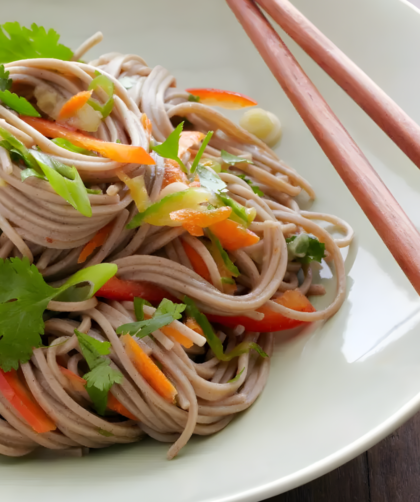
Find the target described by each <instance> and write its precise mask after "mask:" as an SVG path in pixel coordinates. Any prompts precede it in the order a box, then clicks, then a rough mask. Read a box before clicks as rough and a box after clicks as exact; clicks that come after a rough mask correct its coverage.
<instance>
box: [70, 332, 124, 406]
mask: <svg viewBox="0 0 420 502" xmlns="http://www.w3.org/2000/svg"><path fill="white" fill-rule="evenodd" d="M74 332H75V334H76V336H77V339H78V341H79V345H80V350H81V351H82V354H83V357H84V358H85V359H86V362H87V364H88V366H89V369H90V371H89V373H86V375H84V377H83V378H84V379H85V380H86V382H87V383H86V390H87V392H88V394H89V396H90V398H91V399H92V402H93V404H94V406H95V409H96V411H97V412H98V413H99V414H100V415H103V414H104V413H105V410H106V406H107V402H108V392H109V390H110V389H111V387H112V386H113V385H114V383H117V384H120V383H122V381H123V378H124V377H123V375H122V373H121V372H120V371H118V370H114V369H113V368H111V367H110V364H111V360H110V359H109V358H107V357H105V356H106V355H108V354H109V353H110V347H111V344H110V343H109V342H100V341H99V340H96V339H95V338H93V337H91V336H89V335H85V334H84V333H80V331H77V329H75V330H74Z"/></svg>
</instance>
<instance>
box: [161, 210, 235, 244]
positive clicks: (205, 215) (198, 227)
mask: <svg viewBox="0 0 420 502" xmlns="http://www.w3.org/2000/svg"><path fill="white" fill-rule="evenodd" d="M231 212H232V209H231V208H230V207H226V206H223V207H219V208H217V209H210V210H209V211H197V210H194V209H179V210H178V211H173V212H172V213H170V214H169V216H170V218H171V220H172V221H178V222H181V224H182V226H183V227H184V228H185V230H187V232H189V233H190V234H191V235H194V236H196V237H200V236H202V235H204V232H203V228H206V227H209V226H210V225H213V224H214V223H218V222H219V221H223V220H226V218H229V216H230V213H231Z"/></svg>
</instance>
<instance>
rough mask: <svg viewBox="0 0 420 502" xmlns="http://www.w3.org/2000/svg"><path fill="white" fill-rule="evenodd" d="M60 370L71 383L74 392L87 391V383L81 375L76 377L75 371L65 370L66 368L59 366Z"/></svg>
mask: <svg viewBox="0 0 420 502" xmlns="http://www.w3.org/2000/svg"><path fill="white" fill-rule="evenodd" d="M58 369H59V370H60V371H61V373H62V374H63V375H64V376H65V377H66V378H67V379H68V380H69V381H70V383H71V385H72V387H73V389H74V390H76V391H77V392H83V391H85V390H86V389H85V385H86V383H87V382H86V380H85V379H84V378H82V377H81V376H79V375H76V373H73V371H70V370H69V369H68V368H65V367H64V366H60V365H58Z"/></svg>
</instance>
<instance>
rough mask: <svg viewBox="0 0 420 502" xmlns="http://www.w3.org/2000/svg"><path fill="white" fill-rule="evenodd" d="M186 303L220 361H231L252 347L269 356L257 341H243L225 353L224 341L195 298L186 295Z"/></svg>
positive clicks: (188, 312)
mask: <svg viewBox="0 0 420 502" xmlns="http://www.w3.org/2000/svg"><path fill="white" fill-rule="evenodd" d="M184 303H185V304H186V305H187V308H186V312H187V315H188V316H190V317H193V318H194V319H195V320H196V321H197V323H198V325H199V326H200V328H201V329H202V330H203V333H204V336H205V337H206V340H207V343H208V344H209V346H210V348H211V350H212V351H213V353H214V355H215V356H216V357H217V359H219V361H231V360H232V359H233V358H234V357H239V356H240V355H241V354H246V353H247V352H249V351H250V350H251V349H254V350H255V351H257V352H258V354H259V355H260V356H261V357H268V356H267V354H266V353H265V352H264V351H263V350H262V348H261V347H260V346H259V345H258V344H256V343H255V342H241V343H240V344H239V345H237V346H236V347H235V348H234V349H232V350H231V351H230V352H228V353H227V354H225V353H224V350H223V344H222V342H221V341H220V339H219V338H218V337H217V336H216V334H215V332H214V331H213V328H212V326H211V324H210V322H209V320H208V319H207V317H206V316H205V315H204V314H202V313H201V312H200V311H199V310H198V308H197V306H196V304H195V302H194V300H192V299H191V298H189V297H188V296H184Z"/></svg>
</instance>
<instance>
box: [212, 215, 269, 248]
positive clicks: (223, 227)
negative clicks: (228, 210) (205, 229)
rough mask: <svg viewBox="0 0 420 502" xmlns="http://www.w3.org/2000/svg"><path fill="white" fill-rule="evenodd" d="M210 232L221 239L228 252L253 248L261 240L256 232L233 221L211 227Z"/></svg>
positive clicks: (221, 222)
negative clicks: (248, 247)
mask: <svg viewBox="0 0 420 502" xmlns="http://www.w3.org/2000/svg"><path fill="white" fill-rule="evenodd" d="M210 230H211V231H212V232H213V234H214V235H215V236H216V237H217V238H218V239H219V241H220V242H221V244H222V246H223V248H224V249H227V250H228V251H235V250H236V249H240V248H244V247H247V246H252V245H253V244H256V243H257V242H258V241H259V240H260V238H259V237H258V235H256V234H254V232H251V230H248V229H247V228H245V227H243V226H242V225H240V224H239V223H236V221H233V220H224V221H220V222H218V223H215V224H213V225H210Z"/></svg>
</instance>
